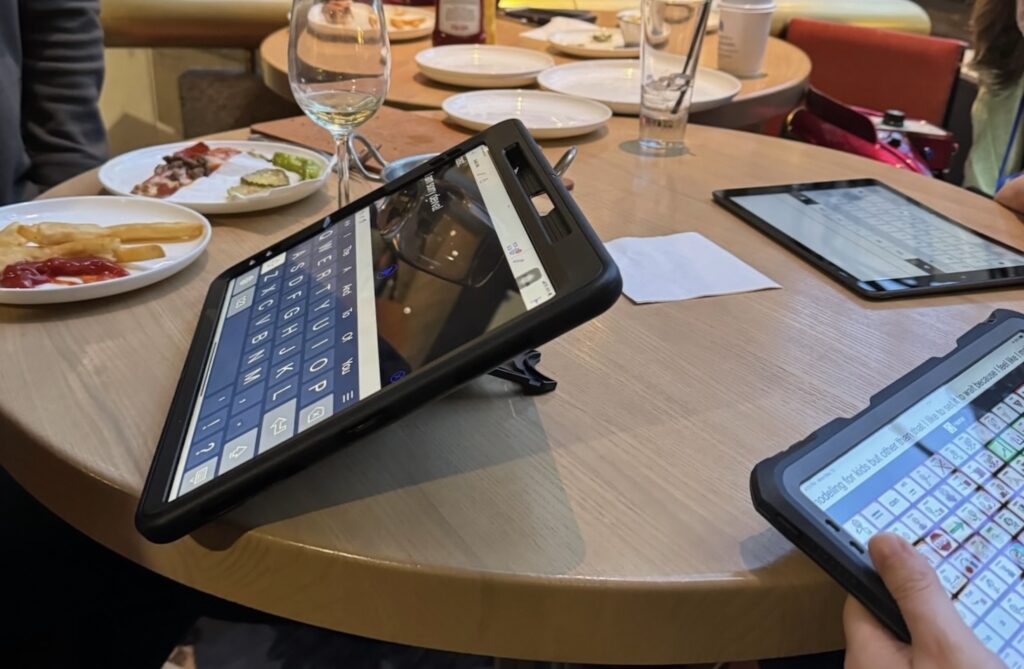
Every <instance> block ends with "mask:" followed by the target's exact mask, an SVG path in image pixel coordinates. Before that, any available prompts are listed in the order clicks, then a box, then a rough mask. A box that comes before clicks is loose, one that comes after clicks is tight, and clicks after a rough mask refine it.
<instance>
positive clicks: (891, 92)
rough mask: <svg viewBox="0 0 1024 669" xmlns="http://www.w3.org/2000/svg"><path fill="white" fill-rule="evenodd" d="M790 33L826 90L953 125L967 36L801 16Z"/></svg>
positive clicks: (850, 99)
mask: <svg viewBox="0 0 1024 669" xmlns="http://www.w3.org/2000/svg"><path fill="white" fill-rule="evenodd" d="M786 39H787V40H788V41H789V42H791V43H793V44H795V45H796V46H798V47H800V48H801V49H803V50H804V51H805V52H806V53H807V55H808V56H809V57H810V59H811V85H812V86H814V87H815V88H817V89H818V90H820V91H822V92H823V93H825V94H826V95H829V96H831V97H833V98H836V99H838V100H840V101H842V102H845V103H847V104H853V105H859V106H862V107H870V108H872V109H878V110H885V109H901V110H903V112H904V113H906V115H907V116H908V117H910V118H920V119H924V120H926V121H929V122H931V123H934V124H936V125H940V126H943V127H945V126H946V125H947V122H948V120H949V114H950V110H951V107H952V101H953V93H954V90H955V88H956V84H957V81H958V80H959V74H960V63H961V61H962V59H963V54H964V49H965V48H966V45H965V44H964V43H963V42H960V41H958V40H953V39H946V38H941V37H929V36H926V35H913V34H909V33H902V32H896V31H892V30H879V29H877V28H862V27H858V26H851V25H845V24H841V23H830V22H828V21H816V20H812V19H801V18H796V19H793V20H792V21H790V23H789V28H788V29H787V31H786Z"/></svg>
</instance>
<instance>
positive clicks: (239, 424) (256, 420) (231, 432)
mask: <svg viewBox="0 0 1024 669" xmlns="http://www.w3.org/2000/svg"><path fill="white" fill-rule="evenodd" d="M262 415H263V414H262V413H260V407H259V405H258V404H257V405H256V406H254V407H253V408H251V409H247V410H246V411H243V412H242V413H240V414H238V415H237V416H232V417H231V419H230V420H229V421H228V430H227V434H226V435H225V440H227V441H231V440H232V439H234V438H235V437H237V436H238V435H240V434H245V433H246V432H248V431H249V430H251V429H253V428H254V427H256V426H257V425H259V424H260V416H262Z"/></svg>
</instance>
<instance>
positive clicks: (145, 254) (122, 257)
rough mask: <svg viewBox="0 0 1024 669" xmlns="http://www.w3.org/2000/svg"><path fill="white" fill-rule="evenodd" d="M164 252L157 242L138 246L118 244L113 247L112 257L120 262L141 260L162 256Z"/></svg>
mask: <svg viewBox="0 0 1024 669" xmlns="http://www.w3.org/2000/svg"><path fill="white" fill-rule="evenodd" d="M165 255H166V254H165V253H164V249H163V247H162V246H160V245H159V244H142V245H140V246H118V247H117V248H115V249H114V259H115V260H117V262H120V263H126V262H142V261H143V260H154V259H156V258H163V257H164V256H165Z"/></svg>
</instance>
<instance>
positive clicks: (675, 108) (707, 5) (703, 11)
mask: <svg viewBox="0 0 1024 669" xmlns="http://www.w3.org/2000/svg"><path fill="white" fill-rule="evenodd" d="M709 11H711V0H704V4H703V5H701V8H700V18H698V19H697V26H696V28H695V29H694V31H693V41H692V42H690V53H688V54H687V55H686V60H685V61H684V62H683V76H684V77H685V76H686V69H687V68H688V67H690V62H691V61H692V60H693V59H694V58H696V57H697V54H696V51H697V49H698V48H699V47H700V45H701V43H702V42H703V41H704V29H705V26H704V24H705V23H707V20H708V12H709ZM698 31H699V32H698ZM692 84H693V82H687V85H686V86H684V87H683V90H681V91H679V97H678V98H677V99H676V103H675V104H674V105H672V115H673V116H675V115H676V114H678V113H679V108H680V107H681V106H682V105H683V98H684V97H685V96H686V91H688V90H689V89H690V86H691V85H692Z"/></svg>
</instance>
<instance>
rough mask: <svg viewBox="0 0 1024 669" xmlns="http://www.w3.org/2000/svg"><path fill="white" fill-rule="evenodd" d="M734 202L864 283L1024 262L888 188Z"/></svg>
mask: <svg viewBox="0 0 1024 669" xmlns="http://www.w3.org/2000/svg"><path fill="white" fill-rule="evenodd" d="M731 199H732V201H733V202H735V203H736V204H738V205H740V206H741V207H743V208H744V209H746V210H748V211H749V212H750V213H752V214H754V215H755V216H757V217H758V218H760V219H761V220H762V221H764V222H765V223H767V224H768V225H771V226H772V227H774V228H776V229H777V230H779V231H780V232H782V233H784V234H785V235H787V236H788V237H790V238H792V239H793V240H794V241H796V242H798V243H800V244H802V245H803V246H805V247H807V248H808V249H810V250H811V251H812V252H814V253H816V254H817V255H819V256H821V257H823V258H824V259H825V260H827V261H829V262H831V263H832V264H833V265H836V266H838V267H840V268H841V269H843V270H844V271H846V272H847V273H848V274H850V275H851V276H853V277H854V278H856V279H858V280H860V281H874V282H878V281H886V280H893V279H904V278H909V277H922V276H942V275H947V274H961V273H966V272H977V271H984V270H992V269H1005V268H1008V267H1016V266H1020V265H1024V254H1021V253H1018V252H1017V251H1014V250H1012V249H1008V248H1005V247H1003V246H1000V245H998V244H995V243H993V242H991V241H989V240H988V239H986V238H984V237H982V236H980V235H977V234H975V233H974V232H972V231H971V230H969V229H968V228H965V227H963V226H960V225H957V224H956V223H953V222H951V221H949V220H948V219H946V218H944V217H942V216H940V215H938V214H936V213H933V212H931V211H929V210H927V209H925V208H923V207H921V206H920V205H918V204H917V203H915V202H913V201H912V200H909V199H907V198H906V197H903V196H902V195H900V194H899V193H897V192H895V191H893V190H891V189H889V188H887V187H885V186H883V185H881V184H876V185H866V186H842V185H836V186H833V187H829V188H812V187H806V188H804V187H801V188H796V189H794V190H790V191H787V192H773V193H762V194H750V195H734V196H732V197H731Z"/></svg>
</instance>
